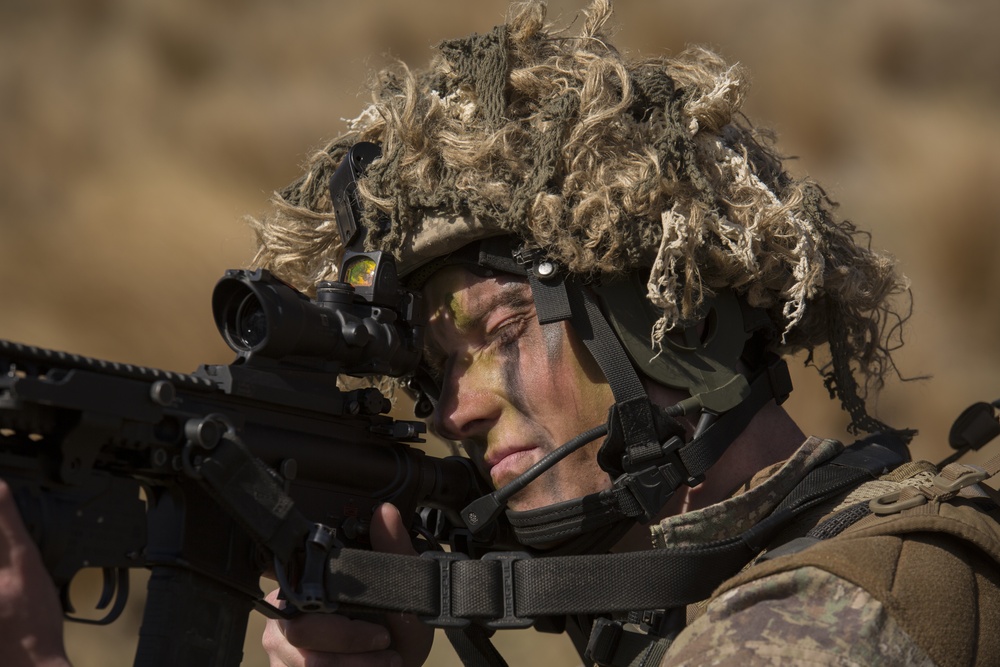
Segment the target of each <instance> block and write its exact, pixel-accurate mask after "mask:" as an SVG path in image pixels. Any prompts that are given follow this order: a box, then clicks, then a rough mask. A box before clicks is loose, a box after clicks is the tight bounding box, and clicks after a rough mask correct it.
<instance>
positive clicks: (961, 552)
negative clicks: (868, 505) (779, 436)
mask: <svg viewBox="0 0 1000 667" xmlns="http://www.w3.org/2000/svg"><path fill="white" fill-rule="evenodd" d="M842 449H843V445H841V444H840V443H838V442H836V441H832V440H820V439H817V438H810V439H808V440H807V441H806V443H805V444H804V445H803V446H802V447H801V448H800V449H799V451H798V452H797V453H796V454H795V455H794V456H793V457H792V458H790V459H789V460H788V461H787V462H785V464H783V465H781V466H780V467H777V469H775V467H772V468H770V469H767V470H764V471H762V472H761V473H759V474H758V475H757V476H756V477H755V478H754V480H753V481H752V482H751V483H750V485H749V487H750V488H749V489H748V490H747V491H746V492H745V493H742V494H739V495H737V496H734V497H732V498H730V499H729V500H726V501H724V502H722V503H718V504H716V505H712V506H710V507H707V508H704V509H702V510H697V511H694V512H689V513H687V514H683V515H679V516H675V517H671V518H669V519H666V520H664V521H663V522H661V523H660V524H659V525H658V526H656V527H655V528H654V542H655V543H656V545H657V546H665V545H666V544H670V545H672V546H677V545H681V544H691V545H695V544H698V543H704V542H706V541H711V540H716V539H719V538H723V537H726V536H730V535H738V534H739V533H740V532H742V531H744V530H746V529H747V528H748V527H749V526H750V525H752V524H753V523H755V522H756V521H759V520H760V518H762V517H763V516H765V515H766V514H768V513H769V512H770V511H771V510H773V509H774V507H775V506H776V504H777V503H778V502H780V501H781V499H782V498H784V497H785V496H786V495H787V494H788V493H789V492H790V491H791V489H792V488H794V486H795V485H796V484H797V483H798V481H799V480H801V479H802V478H803V477H804V475H805V474H806V473H807V472H808V471H809V470H811V469H813V468H814V467H815V466H817V465H818V464H820V463H822V462H824V461H828V460H829V459H830V458H832V457H833V456H835V455H836V454H837V453H839V452H840V451H842ZM904 467H905V468H906V469H907V471H905V472H904V474H903V475H899V474H897V475H894V476H893V477H894V478H895V480H900V478H902V481H876V482H872V483H869V484H865V485H862V486H861V487H859V488H858V489H856V490H855V491H853V492H851V493H850V494H848V495H847V496H846V497H844V498H843V499H841V500H840V501H839V502H837V503H836V506H835V507H833V508H832V509H831V508H830V507H829V505H828V506H827V508H826V509H822V510H820V511H819V512H818V513H813V514H811V515H810V516H809V517H803V518H802V519H800V520H799V521H798V522H797V526H796V527H795V530H794V531H792V532H795V531H797V532H798V533H799V534H803V533H804V532H805V531H807V530H808V529H809V528H810V527H811V525H810V524H815V523H817V522H818V521H819V520H820V519H821V518H822V517H821V516H820V515H830V514H833V513H835V512H838V511H840V510H841V509H843V508H845V507H848V506H851V505H853V504H856V503H857V502H858V501H859V500H863V499H865V498H868V497H872V498H876V497H879V496H882V495H883V494H884V493H885V491H886V488H887V485H896V486H897V488H900V487H902V486H911V487H913V486H916V485H920V484H923V483H927V482H928V481H929V480H928V478H929V477H932V476H933V475H932V473H931V472H930V471H929V470H928V467H929V466H927V465H924V464H907V465H906V466H904ZM908 475H912V476H908ZM980 493H981V492H980ZM970 495H977V494H970ZM924 507H929V505H926V506H924ZM917 511H919V509H917ZM922 513H923V514H925V515H926V514H928V513H929V512H928V511H927V510H924V511H923V512H922ZM981 516H982V515H981ZM911 518H912V517H911ZM892 519H893V517H891V516H890V517H889V518H888V519H880V518H878V517H872V518H871V519H869V520H868V521H866V522H859V523H858V524H856V526H857V528H858V529H859V530H857V531H854V530H852V529H848V530H847V531H845V532H844V533H842V535H841V536H838V537H835V538H832V539H831V540H829V541H826V542H823V543H821V545H820V546H818V547H811V548H809V549H806V550H804V551H802V552H799V553H798V554H793V555H790V556H783V557H779V558H775V559H774V560H770V561H767V562H766V563H763V564H757V565H752V566H750V567H749V568H748V569H747V570H745V571H744V573H742V574H741V575H739V576H738V577H736V578H735V581H733V580H731V581H730V582H727V583H726V584H723V586H722V587H721V588H720V590H719V591H717V592H716V594H715V595H714V597H713V598H712V599H711V600H709V601H706V602H704V603H701V604H698V605H692V608H691V609H689V613H688V617H689V625H688V627H687V628H686V629H685V630H684V631H683V632H682V633H681V634H680V635H679V636H678V638H677V639H676V640H675V642H674V643H673V644H672V645H671V647H670V649H669V651H668V652H667V654H666V656H665V657H664V659H663V661H662V663H661V664H662V665H709V664H711V665H726V664H733V665H757V664H788V663H793V664H807V665H854V664H861V665H935V664H942V665H945V664H952V665H963V664H977V665H978V664H1000V652H998V651H997V648H998V647H997V646H996V643H997V642H996V639H995V637H994V635H995V634H996V633H993V632H990V631H989V628H990V627H993V628H996V627H998V626H997V625H996V621H997V619H998V617H1000V567H998V565H997V561H996V560H995V559H996V558H997V557H998V554H1000V551H998V549H997V547H998V546H1000V531H998V530H997V529H996V524H995V523H992V526H993V534H992V535H988V533H989V532H990V525H991V523H990V522H991V520H990V519H988V518H986V519H985V522H986V523H984V524H983V525H985V526H986V528H985V530H982V529H981V528H982V527H981V526H979V527H976V528H975V530H979V532H980V533H981V534H982V537H981V540H982V542H983V544H984V545H986V548H987V550H989V551H992V555H988V554H984V553H983V551H982V550H981V549H976V548H975V547H972V546H971V545H968V544H967V543H965V542H963V541H961V540H956V539H954V538H953V537H951V536H945V535H937V534H932V535H928V534H927V533H926V532H924V533H908V534H906V535H905V536H899V535H895V536H893V535H890V536H886V535H884V534H883V535H880V534H879V533H885V532H891V529H889V530H887V529H886V528H885V525H891V523H889V522H891V521H892ZM895 523H899V521H898V520H897V521H896V522H895ZM866 526H867V528H866ZM873 526H874V532H873ZM865 530H867V531H868V534H865V533H864V531H865ZM855 533H857V534H861V535H862V536H861V537H860V538H856V539H853V540H852V539H851V537H852V534H855ZM788 537H790V534H786V535H784V537H783V539H787V538H788ZM845 540H851V541H849V542H848V541H845ZM778 541H782V539H779V540H778ZM990 544H992V545H993V548H992V549H990V547H989V545H990ZM907 550H909V551H908V553H911V554H912V553H914V552H916V556H915V557H914V556H913V555H910V556H909V557H903V553H904V551H907ZM922 550H923V551H926V550H933V551H934V554H935V555H933V556H931V557H930V558H927V557H925V556H924V555H922ZM838 552H840V554H841V555H845V556H846V557H847V558H846V560H847V561H849V563H848V565H847V566H846V570H845V569H844V568H843V567H841V568H838V567H837V566H836V565H835V561H836V554H838ZM866 552H870V553H871V554H872V558H870V559H868V558H864V557H860V558H859V557H857V554H860V553H866ZM886 553H888V554H889V555H888V556H885V555H884V554H886ZM893 554H895V555H893ZM811 561H814V562H815V564H813V562H811ZM850 563H854V564H853V566H852V565H850ZM817 565H818V567H817ZM852 568H853V569H852ZM831 569H832V570H834V571H837V572H841V573H843V574H846V575H847V577H849V578H850V579H852V580H854V581H851V580H848V578H845V577H843V576H839V575H838V574H835V573H833V572H831V571H829V570H831ZM880 569H881V570H882V571H881V572H880V571H879V570H880ZM855 570H857V571H867V572H868V573H869V574H862V575H859V576H855ZM880 578H881V579H885V580H886V581H885V583H884V584H879V581H880ZM858 581H863V582H864V583H865V586H861V585H859V584H858ZM878 589H884V590H879V594H878V595H876V594H874V593H873V592H870V590H873V591H874V590H878ZM942 598H944V599H943V600H942ZM939 600H941V604H942V609H943V608H945V607H944V605H945V604H947V612H946V613H941V612H940V611H939V610H938V609H937V608H936V605H937V603H938V601H939ZM908 602H909V603H910V604H908ZM938 613H940V617H938V616H937V614H938ZM901 619H902V622H901ZM908 630H909V632H908ZM931 656H934V658H932V657H931Z"/></svg>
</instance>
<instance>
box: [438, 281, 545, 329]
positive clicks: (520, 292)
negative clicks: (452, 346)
mask: <svg viewBox="0 0 1000 667" xmlns="http://www.w3.org/2000/svg"><path fill="white" fill-rule="evenodd" d="M498 287H499V289H498V290H494V291H491V292H490V294H489V295H488V296H486V297H484V298H483V299H477V300H476V302H475V303H473V304H471V305H470V307H469V308H468V309H463V308H461V306H460V304H459V303H458V299H457V298H454V296H453V297H452V299H451V300H450V301H449V304H448V307H449V310H451V313H452V317H453V318H454V322H455V326H456V327H457V328H458V329H459V330H460V331H463V332H466V331H473V330H475V329H478V328H482V327H483V322H484V321H485V320H486V318H487V317H488V316H489V315H490V313H492V312H493V311H495V310H496V309H498V308H501V307H504V306H506V307H508V308H513V309H518V308H524V307H526V306H530V305H531V304H532V296H531V288H530V287H528V283H526V282H523V281H519V280H511V281H507V282H502V283H498Z"/></svg>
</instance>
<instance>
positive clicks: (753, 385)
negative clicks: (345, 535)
mask: <svg viewBox="0 0 1000 667" xmlns="http://www.w3.org/2000/svg"><path fill="white" fill-rule="evenodd" d="M515 257H516V258H517V260H518V261H519V262H521V263H522V264H524V265H526V267H527V274H528V281H529V283H530V285H531V289H532V294H533V297H534V300H535V309H536V312H537V315H538V321H539V323H541V324H549V323H552V322H558V321H562V320H569V322H570V324H571V325H572V327H573V329H574V331H575V332H576V334H577V335H578V336H579V337H580V339H581V340H582V341H583V343H584V344H585V345H586V346H587V349H588V350H589V351H590V353H591V355H592V356H593V357H594V359H595V360H596V361H597V363H598V365H599V366H600V367H601V370H602V371H603V372H604V375H605V377H606V378H607V380H608V383H609V385H610V387H611V391H612V393H613V394H614V398H615V404H614V405H613V406H612V408H611V410H610V411H609V416H608V421H607V423H606V424H605V425H602V426H599V427H597V428H594V429H591V430H590V431H587V432H585V433H582V434H580V435H579V436H577V437H576V438H573V439H572V440H570V441H569V442H567V443H565V444H564V445H562V446H561V447H559V448H558V449H556V450H555V451H553V452H550V453H549V454H547V455H546V456H545V457H544V458H542V459H541V460H540V461H538V462H537V463H535V464H534V465H533V466H532V467H531V468H529V469H528V470H527V471H525V472H524V473H522V474H521V475H520V476H518V477H517V478H515V479H514V480H513V481H512V482H510V483H509V484H507V485H505V486H504V487H502V488H500V489H498V490H497V491H494V492H493V493H491V494H489V495H488V496H484V497H482V498H480V499H478V500H476V501H474V502H473V503H471V504H470V505H469V506H468V507H466V508H465V509H464V510H463V512H462V517H463V519H464V520H465V523H466V526H467V527H468V528H469V530H470V531H472V532H473V533H478V532H480V531H482V530H483V529H485V528H486V526H488V525H489V524H491V523H492V522H493V520H495V519H496V517H497V516H498V515H499V513H500V511H501V510H503V509H504V507H505V506H506V503H507V501H508V500H509V499H510V498H511V497H512V496H513V495H514V494H516V493H517V492H519V491H520V490H522V489H523V488H524V487H525V486H527V485H528V484H529V483H531V482H532V481H534V480H535V479H537V478H538V476H540V475H541V474H542V473H544V472H545V471H546V470H548V469H550V468H551V467H552V466H554V465H555V464H556V463H558V462H559V461H560V460H562V459H563V458H565V457H566V456H568V455H569V454H571V453H572V452H574V451H576V450H577V449H579V448H580V447H583V446H584V445H586V444H587V443H589V442H592V441H593V440H595V439H596V438H598V437H600V436H602V435H606V437H605V441H604V444H603V445H602V447H601V451H600V454H599V455H598V459H599V461H600V463H601V466H602V467H603V468H604V469H605V470H606V471H608V472H609V473H610V474H611V475H612V478H613V482H612V486H611V488H610V489H608V490H605V491H601V492H599V493H594V494H590V495H587V496H584V497H582V498H576V499H573V500H568V501H564V502H560V503H556V504H553V505H548V506H545V507H541V508H537V509H533V510H528V511H522V512H515V511H510V510H508V511H507V518H508V520H509V521H510V523H511V525H512V527H513V529H514V532H515V535H516V536H517V539H518V541H519V542H520V543H521V544H524V545H526V546H529V547H533V548H536V549H540V550H545V551H547V552H551V551H553V550H554V551H555V552H559V553H581V552H584V553H585V552H595V551H603V550H606V549H607V548H609V547H611V546H612V545H613V544H614V543H615V542H617V541H618V540H619V539H620V538H621V537H622V536H623V535H624V534H625V533H626V532H627V531H628V529H630V528H631V527H632V526H633V525H634V523H635V522H637V521H638V522H643V523H647V522H650V521H652V520H654V519H656V518H658V517H659V514H660V512H661V511H662V509H663V507H664V505H665V504H666V503H667V501H668V500H669V499H670V497H671V496H672V495H673V493H674V491H676V490H677V489H678V488H679V487H680V486H681V485H682V484H686V485H688V486H696V485H697V484H699V483H700V482H701V480H702V479H703V476H704V473H705V472H706V471H707V470H708V469H709V468H710V467H711V466H712V465H713V464H714V463H715V462H716V461H718V459H719V457H721V456H722V454H723V452H725V450H726V448H727V447H728V445H729V444H730V443H731V442H732V441H733V439H735V437H736V436H737V435H739V433H740V432H742V431H743V429H744V428H745V427H746V425H747V424H748V423H749V422H750V420H751V419H752V418H753V416H754V415H755V414H756V413H757V412H758V411H759V410H760V408H762V407H763V406H764V405H765V404H767V402H768V401H770V400H771V399H772V398H774V399H777V400H778V401H779V402H781V401H782V400H784V398H785V397H786V396H787V395H788V393H789V392H790V391H791V380H790V378H789V376H788V369H787V366H786V365H785V363H784V361H783V360H781V359H780V358H777V357H775V358H774V359H773V360H772V361H771V363H769V364H768V365H766V367H765V368H763V369H762V370H761V371H759V372H758V373H757V374H756V376H755V377H753V378H752V381H751V382H750V384H749V387H747V390H746V391H741V397H742V398H743V400H741V401H739V402H738V403H737V404H736V405H735V407H733V408H732V409H729V410H727V411H726V412H724V413H722V414H721V415H718V414H716V413H715V412H714V411H712V410H709V409H707V408H705V406H704V405H703V402H702V401H701V400H699V398H697V397H696V398H692V399H686V400H684V401H681V402H680V403H677V404H675V405H673V406H670V407H669V408H662V407H660V406H658V405H656V404H654V403H653V402H652V401H650V399H649V396H648V394H647V393H646V390H645V387H644V386H643V384H642V382H641V380H640V379H639V376H638V374H637V373H636V371H635V368H634V367H633V365H632V363H631V361H630V360H629V357H628V355H627V354H626V352H625V349H624V348H623V346H622V344H621V342H620V341H619V339H618V337H617V336H616V335H615V333H614V331H613V330H612V328H611V325H610V324H609V323H608V320H607V319H606V318H605V316H604V314H603V313H602V311H601V309H600V308H599V306H598V304H597V303H596V301H595V299H594V297H593V296H592V295H591V294H590V293H589V292H588V290H586V289H584V288H583V287H582V286H581V285H580V284H578V283H577V282H576V281H575V280H573V278H572V276H567V275H565V274H563V273H561V272H559V271H558V270H556V267H555V266H554V265H553V263H552V262H550V261H548V260H545V259H543V258H541V256H540V255H539V254H535V253H531V252H525V251H519V252H517V253H515ZM696 411H701V420H700V422H699V426H698V428H697V429H696V432H695V436H694V437H693V438H692V439H691V441H690V442H686V441H685V429H684V427H683V426H682V425H681V424H680V423H679V422H678V421H677V420H676V417H678V416H681V415H688V414H693V413H694V412H696Z"/></svg>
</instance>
